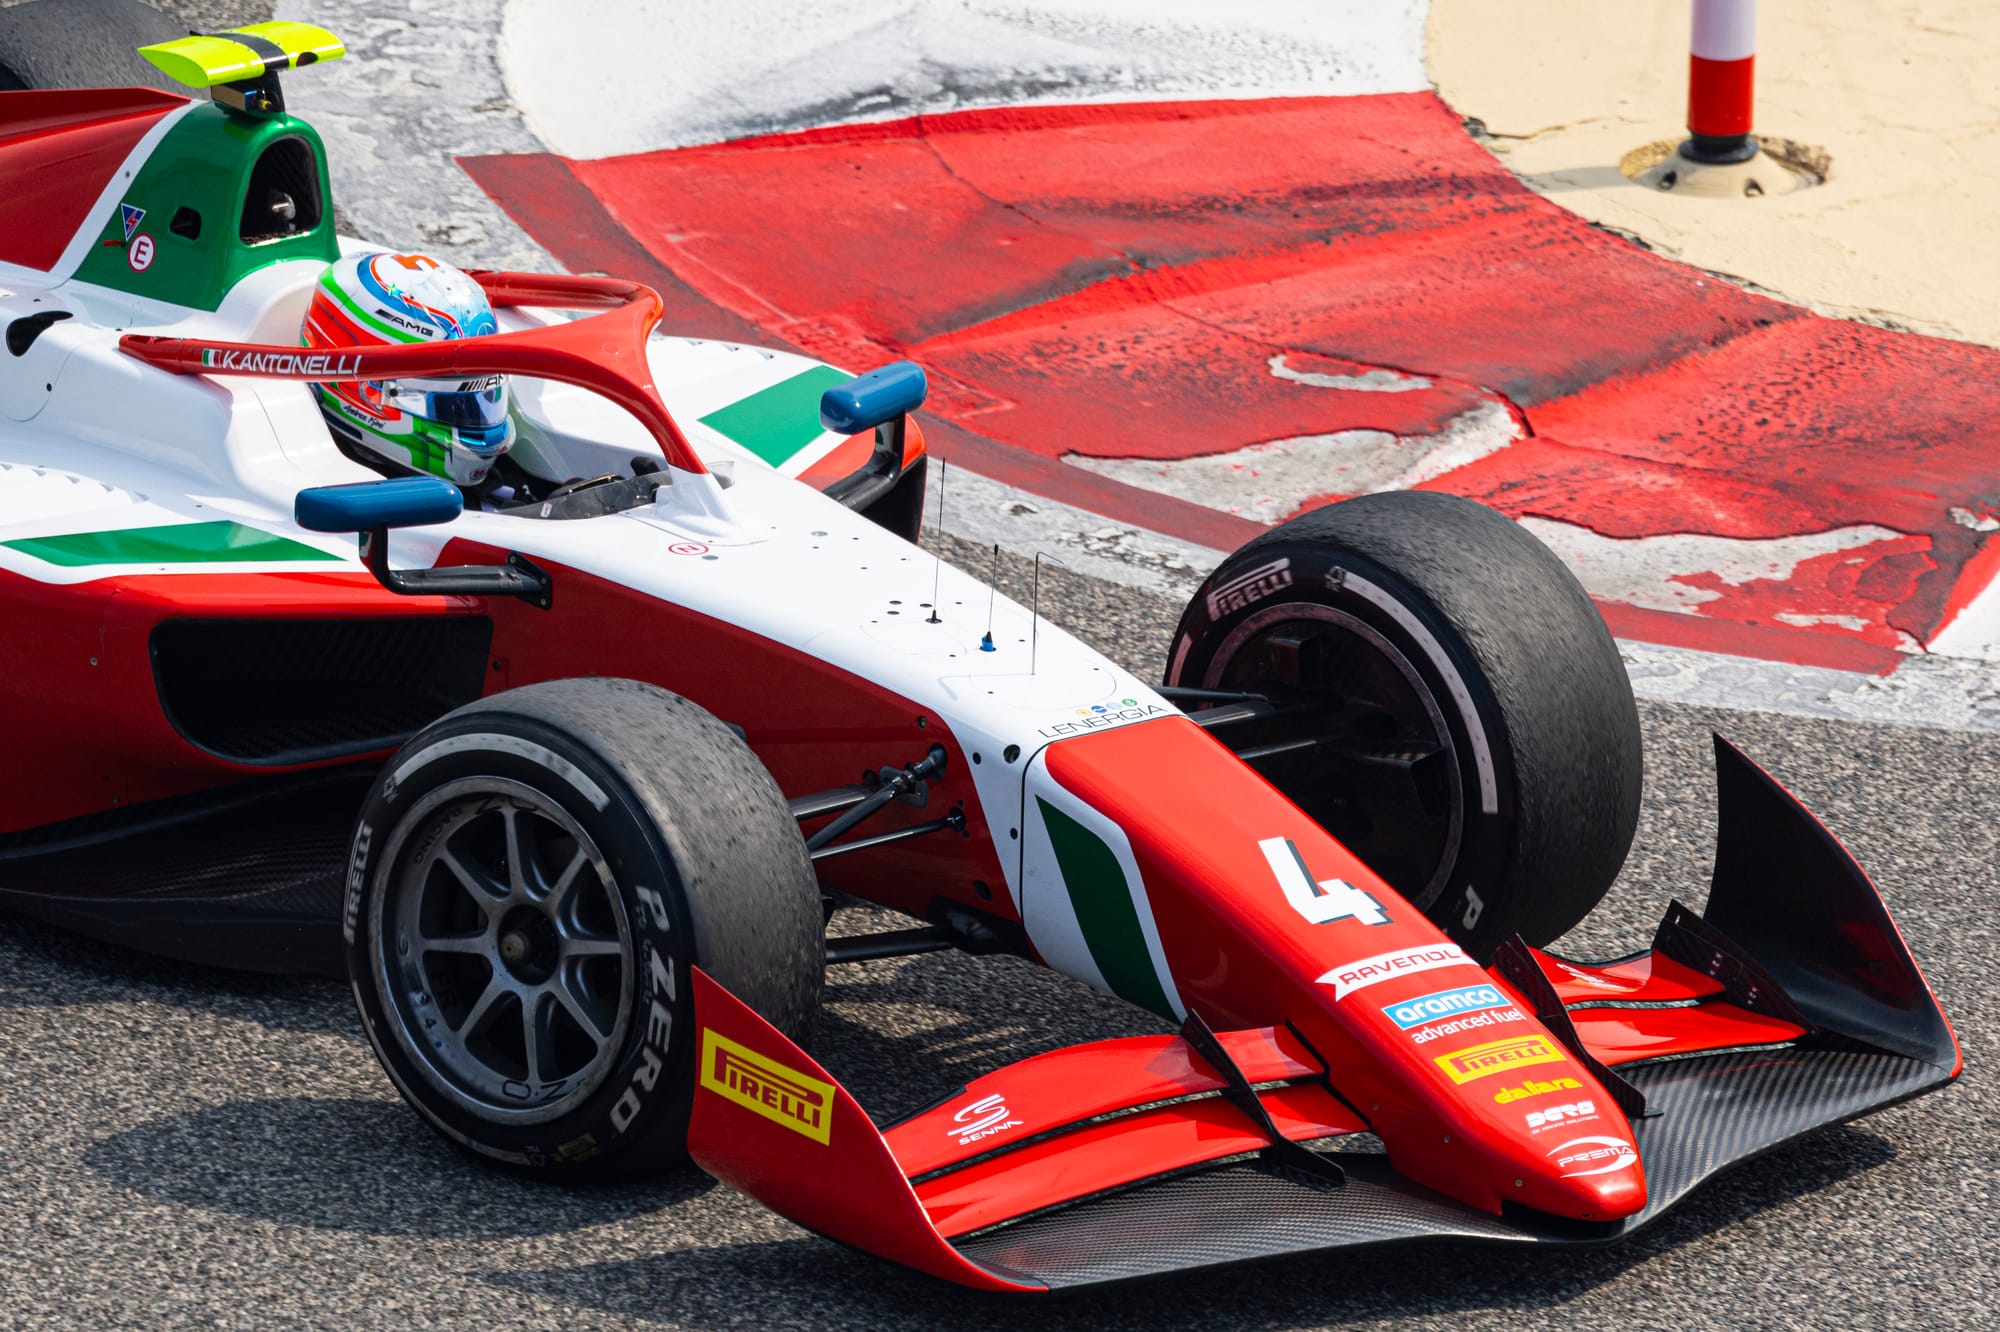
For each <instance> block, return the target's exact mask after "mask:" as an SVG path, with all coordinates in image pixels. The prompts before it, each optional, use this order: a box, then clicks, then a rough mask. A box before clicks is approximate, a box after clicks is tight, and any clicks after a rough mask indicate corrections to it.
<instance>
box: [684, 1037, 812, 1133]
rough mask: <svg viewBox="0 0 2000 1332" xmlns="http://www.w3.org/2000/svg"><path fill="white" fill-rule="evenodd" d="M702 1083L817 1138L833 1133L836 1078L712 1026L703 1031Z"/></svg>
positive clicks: (744, 1105) (767, 1116)
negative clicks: (787, 1062) (811, 1073)
mask: <svg viewBox="0 0 2000 1332" xmlns="http://www.w3.org/2000/svg"><path fill="white" fill-rule="evenodd" d="M701 1085H702V1086H704V1087H706V1088H707V1089H708V1090H710V1091H712V1092H714V1093H715V1094H716V1095H718V1096H720V1097H722V1098H723V1099H724V1100H727V1101H734V1102H735V1103H736V1104H738V1105H740V1106H742V1107H743V1108H744V1109H746V1110H754V1111H756V1112H757V1113H758V1114H760V1115H762V1116H763V1117H764V1118H766V1119H768V1120H770V1121H771V1122H772V1123H773V1124H782V1125H784V1126H785V1127H786V1128H788V1129H790V1130H791V1131H792V1132H794V1133H798V1134H801V1135H803V1136H805V1137H808V1138H811V1139H812V1140H813V1141H814V1142H818V1143H824V1142H826V1141H828V1139H829V1138H830V1137H831V1136H832V1133H833V1084H832V1083H828V1082H821V1081H820V1080H819V1079H818V1078H813V1077H808V1076H806V1075H805V1074H804V1073H800V1072H799V1071H797V1070H796V1069H790V1068H786V1067H785V1066H784V1065H783V1064H781V1063H779V1062H778V1061H777V1060H775V1059H766V1058H765V1057H764V1056H763V1055H760V1054H758V1053H757V1052H756V1051H755V1050H752V1049H751V1048H750V1047H749V1046H747V1045H739V1044H737V1043H736V1042H735V1041H732V1040H730V1039H729V1038H728V1037H727V1036H724V1035H723V1034H722V1033H721V1032H718V1031H713V1030H711V1029H709V1028H706V1027H704V1028H702V1033H701Z"/></svg>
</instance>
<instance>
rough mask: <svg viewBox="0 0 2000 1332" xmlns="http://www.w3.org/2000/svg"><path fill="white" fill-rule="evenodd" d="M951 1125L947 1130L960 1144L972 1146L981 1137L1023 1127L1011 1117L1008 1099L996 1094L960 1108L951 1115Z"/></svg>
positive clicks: (988, 1136)
mask: <svg viewBox="0 0 2000 1332" xmlns="http://www.w3.org/2000/svg"><path fill="white" fill-rule="evenodd" d="M951 1125H952V1126H951V1127H950V1128H948V1129H946V1130H945V1132H947V1133H949V1134H950V1135H951V1136H952V1137H954V1138H957V1139H958V1145H959V1146H961V1147H970V1146H971V1145H972V1144H973V1143H975V1142H978V1141H979V1140H980V1139H981V1138H990V1137H992V1136H993V1135H994V1134H996V1133H1005V1132H1006V1131H1007V1130H1008V1129H1010V1128H1019V1127H1021V1121H1020V1120H1018V1119H1014V1118H1012V1117H1010V1113H1009V1111H1008V1109H1007V1102H1006V1100H1005V1099H1004V1098H1002V1097H1001V1096H999V1095H997V1094H996V1095H993V1096H982V1097H980V1098H979V1099H978V1100H976V1101H974V1102H973V1103H972V1104H971V1105H968V1106H966V1107H965V1108H964V1109H962V1110H960V1111H959V1112H958V1113H957V1114H955V1115H953V1116H952V1117H951Z"/></svg>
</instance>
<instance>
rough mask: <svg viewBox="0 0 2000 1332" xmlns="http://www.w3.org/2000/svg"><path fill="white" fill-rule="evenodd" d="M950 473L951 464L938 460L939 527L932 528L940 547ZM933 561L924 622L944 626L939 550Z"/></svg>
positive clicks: (933, 555)
mask: <svg viewBox="0 0 2000 1332" xmlns="http://www.w3.org/2000/svg"><path fill="white" fill-rule="evenodd" d="M950 471H951V464H950V463H948V462H946V461H945V460H944V459H942V458H940V459H938V512H937V526H936V527H934V528H932V529H931V530H932V532H933V534H934V536H935V540H936V542H937V544H939V545H942V544H943V542H944V479H945V477H946V476H947V475H948V474H949V473H950ZM931 559H932V560H933V561H935V562H936V567H935V568H933V569H932V570H931V618H930V619H928V620H926V621H924V623H926V624H942V623H944V621H942V620H940V619H939V618H938V613H937V608H938V588H939V587H940V586H941V585H942V583H943V581H944V556H943V555H942V554H940V553H939V552H938V551H937V550H935V549H933V550H932V551H931Z"/></svg>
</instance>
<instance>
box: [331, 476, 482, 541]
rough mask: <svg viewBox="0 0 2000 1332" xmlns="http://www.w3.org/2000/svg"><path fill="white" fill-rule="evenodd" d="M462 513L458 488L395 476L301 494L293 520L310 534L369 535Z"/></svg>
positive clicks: (436, 480) (442, 520) (443, 482)
mask: <svg viewBox="0 0 2000 1332" xmlns="http://www.w3.org/2000/svg"><path fill="white" fill-rule="evenodd" d="M464 510H465V496H464V495H463V494H461V493H460V492H459V489H458V487H457V486H455V485H453V484H452V483H451V482H449V481H446V480H445V479H444V478H442V477H436V476H399V477H393V478H391V479H389V480H386V481H356V482H354V483H352V484H350V485H344V486H314V487H313V488H312V489H310V490H301V491H300V492H299V497H298V499H296V500H295V501H293V503H292V516H293V517H295V518H296V519H298V524H299V526H300V527H303V528H305V529H306V531H308V532H373V531H377V530H380V529H383V528H390V527H428V526H429V525H430V524H432V523H448V522H450V521H451V520H452V519H454V518H456V517H458V515H459V514H460V513H462V512H463V511H464Z"/></svg>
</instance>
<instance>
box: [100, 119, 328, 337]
mask: <svg viewBox="0 0 2000 1332" xmlns="http://www.w3.org/2000/svg"><path fill="white" fill-rule="evenodd" d="M253 186H254V187H255V191H256V193H257V196H258V197H257V198H255V199H252V198H250V195H251V192H252V188H253ZM273 191H278V192H280V193H281V194H282V195H283V196H284V197H287V198H289V199H291V201H292V203H293V206H294V209H295V217H294V219H293V221H292V222H291V223H290V224H289V225H290V226H292V227H295V228H296V229H295V230H291V231H290V232H289V233H288V232H287V230H286V228H287V225H288V224H287V223H286V222H285V220H284V219H283V218H282V217H280V216H279V215H277V214H276V213H274V212H273V211H272V210H271V203H272V202H273V199H274V196H273V193H272V192H273ZM332 199H333V196H332V192H331V189H330V186H329V182H328V180H327V173H326V153H325V150H324V148H323V147H322V146H321V144H320V140H319V134H318V133H317V132H316V131H315V130H314V129H313V128H312V126H310V125H308V124H306V123H305V122H304V121H302V120H297V119H294V118H293V117H291V116H286V115H278V116H271V117H253V116H246V115H241V114H238V113H235V112H231V111H229V110H226V109H225V108H223V107H220V106H217V105H215V104H214V103H212V102H211V103H207V104H204V105H200V106H196V107H194V108H193V109H192V110H190V111H189V112H188V113H187V114H186V115H184V116H182V117H181V119H180V120H179V121H178V122H177V123H176V124H175V125H174V127H173V128H172V129H170V130H168V131H167V134H166V137H165V138H163V139H162V140H161V141H160V144H159V146H158V147H157V148H155V149H154V150H153V153H152V155H151V156H150V157H149V158H147V160H146V164H145V166H143V167H141V168H140V170H139V175H138V178H137V179H136V180H134V181H133V182H132V183H131V185H130V186H129V187H127V189H126V191H125V193H124V196H123V198H122V199H121V200H120V202H119V206H115V207H114V208H113V209H112V212H111V216H110V217H108V218H106V219H105V222H104V230H103V232H102V234H101V235H100V236H99V238H98V244H97V245H96V246H94V247H93V248H92V249H91V251H90V253H89V255H87V256H86V257H85V258H84V261H83V263H82V264H81V265H80V266H79V267H78V269H77V271H76V277H77V279H78V280H79V281H83V282H92V283H96V284H98V285H100V286H105V287H112V288H115V289H116V290H119V291H127V292H131V293H132V294H133V295H135V296H145V297H148V298H150V299H152V300H157V301H171V302H172V303H174V304H175V305H186V306H192V307H193V308H195V309H197V310H213V309H215V308H216V307H217V306H218V305H220V304H222V298H223V297H224V296H226V295H228V294H229V289H230V288H231V287H233V286H235V285H236V284H237V282H239V281H240V280H241V279H242V278H243V277H244V276H245V275H246V274H249V273H254V272H255V271H257V270H258V269H260V268H263V267H264V266H265V265H267V264H275V263H278V262H280V261H282V260H286V259H318V260H320V261H322V262H325V263H331V262H332V261H333V260H334V259H335V258H337V257H338V255H339V244H338V242H337V241H336V240H335V239H334V234H333V202H332ZM132 210H144V211H143V213H142V214H141V215H140V216H139V217H138V218H137V220H136V222H134V223H133V224H132V225H131V226H129V227H128V225H127V219H128V218H130V217H131V216H132Z"/></svg>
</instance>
